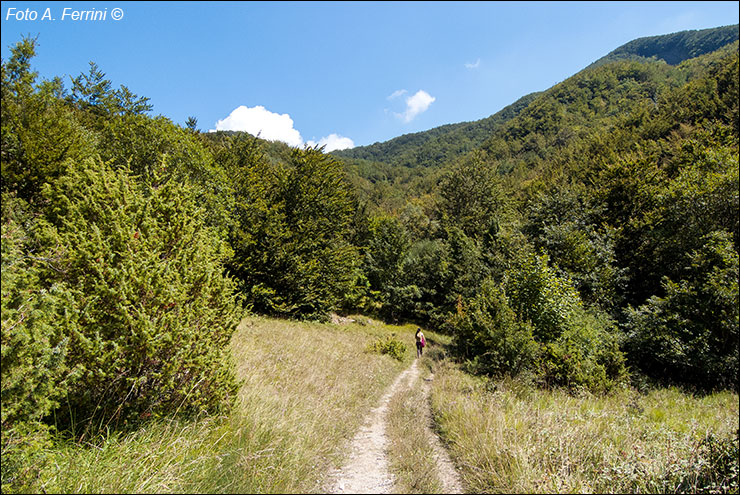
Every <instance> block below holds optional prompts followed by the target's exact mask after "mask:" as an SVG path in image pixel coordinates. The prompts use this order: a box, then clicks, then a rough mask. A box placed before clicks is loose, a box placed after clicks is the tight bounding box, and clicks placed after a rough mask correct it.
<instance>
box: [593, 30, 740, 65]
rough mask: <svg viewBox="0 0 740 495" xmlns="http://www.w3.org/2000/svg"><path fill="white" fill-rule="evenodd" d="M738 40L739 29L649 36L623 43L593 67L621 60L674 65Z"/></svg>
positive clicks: (692, 31)
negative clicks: (654, 59)
mask: <svg viewBox="0 0 740 495" xmlns="http://www.w3.org/2000/svg"><path fill="white" fill-rule="evenodd" d="M737 39H738V25H737V24H735V25H733V26H723V27H718V28H710V29H701V30H691V31H681V32H679V33H673V34H666V35H662V36H648V37H645V38H638V39H636V40H633V41H630V42H629V43H626V44H624V45H622V46H620V47H619V48H617V49H616V50H614V51H612V52H610V53H609V54H607V55H606V56H605V57H603V58H601V59H599V60H597V61H596V62H594V63H593V64H592V66H594V65H600V64H603V63H607V62H610V61H613V60H620V59H638V60H639V59H644V58H651V57H654V58H657V59H660V60H665V61H666V62H667V63H669V64H671V65H676V64H678V63H680V62H682V61H684V60H687V59H690V58H694V57H698V56H699V55H703V54H705V53H710V52H713V51H715V50H717V49H718V48H720V47H722V46H724V45H727V44H729V43H732V42H733V41H736V40H737Z"/></svg>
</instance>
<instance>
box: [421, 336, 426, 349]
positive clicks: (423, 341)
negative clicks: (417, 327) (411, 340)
mask: <svg viewBox="0 0 740 495" xmlns="http://www.w3.org/2000/svg"><path fill="white" fill-rule="evenodd" d="M426 345H427V339H425V338H424V334H423V333H422V334H421V346H422V347H426Z"/></svg>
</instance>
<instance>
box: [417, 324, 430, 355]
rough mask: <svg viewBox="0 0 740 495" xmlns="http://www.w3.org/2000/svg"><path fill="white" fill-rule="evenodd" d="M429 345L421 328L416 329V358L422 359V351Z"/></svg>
mask: <svg viewBox="0 0 740 495" xmlns="http://www.w3.org/2000/svg"><path fill="white" fill-rule="evenodd" d="M426 345H427V340H426V339H425V338H424V334H423V333H422V331H421V328H417V329H416V357H421V355H422V349H423V348H424V346H426Z"/></svg>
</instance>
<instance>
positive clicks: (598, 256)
mask: <svg viewBox="0 0 740 495" xmlns="http://www.w3.org/2000/svg"><path fill="white" fill-rule="evenodd" d="M602 217H603V209H602V208H594V207H593V206H591V205H590V204H589V203H588V199H587V198H585V191H582V190H581V191H578V192H576V191H575V190H573V188H564V189H560V190H555V191H552V192H550V193H549V194H541V195H540V196H538V197H537V198H534V199H533V200H532V201H530V202H529V204H528V215H527V220H526V222H525V223H524V224H523V225H522V230H523V231H524V232H525V233H526V234H527V236H528V237H529V239H530V240H531V241H532V242H533V244H534V245H535V246H536V247H537V248H539V249H540V250H541V251H542V252H544V253H547V254H548V255H549V256H550V257H551V259H552V261H553V263H555V264H556V265H557V267H558V269H559V275H560V276H562V277H569V278H570V279H571V280H572V281H573V284H574V286H575V287H576V288H577V289H578V292H579V294H580V296H581V298H582V299H583V300H584V302H586V303H589V304H595V305H597V306H598V307H600V308H602V309H604V310H607V311H612V310H614V309H615V308H618V307H619V306H620V303H621V300H622V290H623V285H624V282H625V276H626V274H625V270H624V269H623V268H620V267H619V265H618V263H617V259H616V252H615V249H616V246H615V243H616V229H615V228H613V227H610V226H608V225H603V224H602V225H599V222H601V219H602Z"/></svg>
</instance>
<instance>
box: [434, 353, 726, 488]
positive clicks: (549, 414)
mask: <svg viewBox="0 0 740 495" xmlns="http://www.w3.org/2000/svg"><path fill="white" fill-rule="evenodd" d="M435 376H436V378H435V380H434V385H433V390H432V410H433V414H434V417H435V421H436V422H437V424H438V427H439V429H440V431H441V432H442V435H443V437H444V438H445V439H446V441H447V442H448V443H449V444H450V446H451V453H452V456H453V458H454V459H455V460H456V463H457V465H458V466H459V467H460V468H461V474H462V476H463V479H464V482H465V483H466V485H467V486H468V487H469V489H470V490H471V491H472V492H487V493H501V492H503V493H561V492H580V493H638V492H648V493H651V492H652V493H655V492H674V493H675V492H676V491H677V490H679V489H681V490H685V491H689V492H690V491H693V490H692V486H691V485H690V484H689V485H688V486H687V485H683V486H679V485H678V483H679V482H680V480H684V482H685V481H686V480H691V479H692V478H691V473H688V472H687V470H688V471H691V470H692V469H695V468H696V465H697V464H696V452H697V447H698V445H699V442H700V441H701V440H702V439H703V438H704V437H705V436H706V435H707V434H709V433H712V434H714V435H716V436H718V437H720V438H727V437H732V438H734V435H735V432H736V430H737V429H738V396H737V394H733V393H729V392H722V393H717V394H713V395H708V396H704V397H696V396H692V395H689V394H686V393H683V392H681V391H679V390H676V389H660V390H654V391H652V392H650V393H647V394H644V395H643V394H639V393H637V392H635V391H631V390H624V391H620V392H618V393H614V394H611V395H608V396H603V397H596V396H590V395H584V396H579V397H574V396H572V395H569V394H568V393H566V392H563V391H558V390H554V391H547V390H537V389H534V388H532V387H530V386H528V385H526V384H523V383H521V382H519V381H517V380H510V379H505V380H498V381H489V382H487V381H485V380H482V379H478V378H474V377H471V376H470V375H466V374H464V373H462V372H461V371H460V370H459V369H458V368H457V367H455V366H454V365H452V364H450V363H445V362H443V363H442V364H441V365H439V366H438V369H436V370H435Z"/></svg>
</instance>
